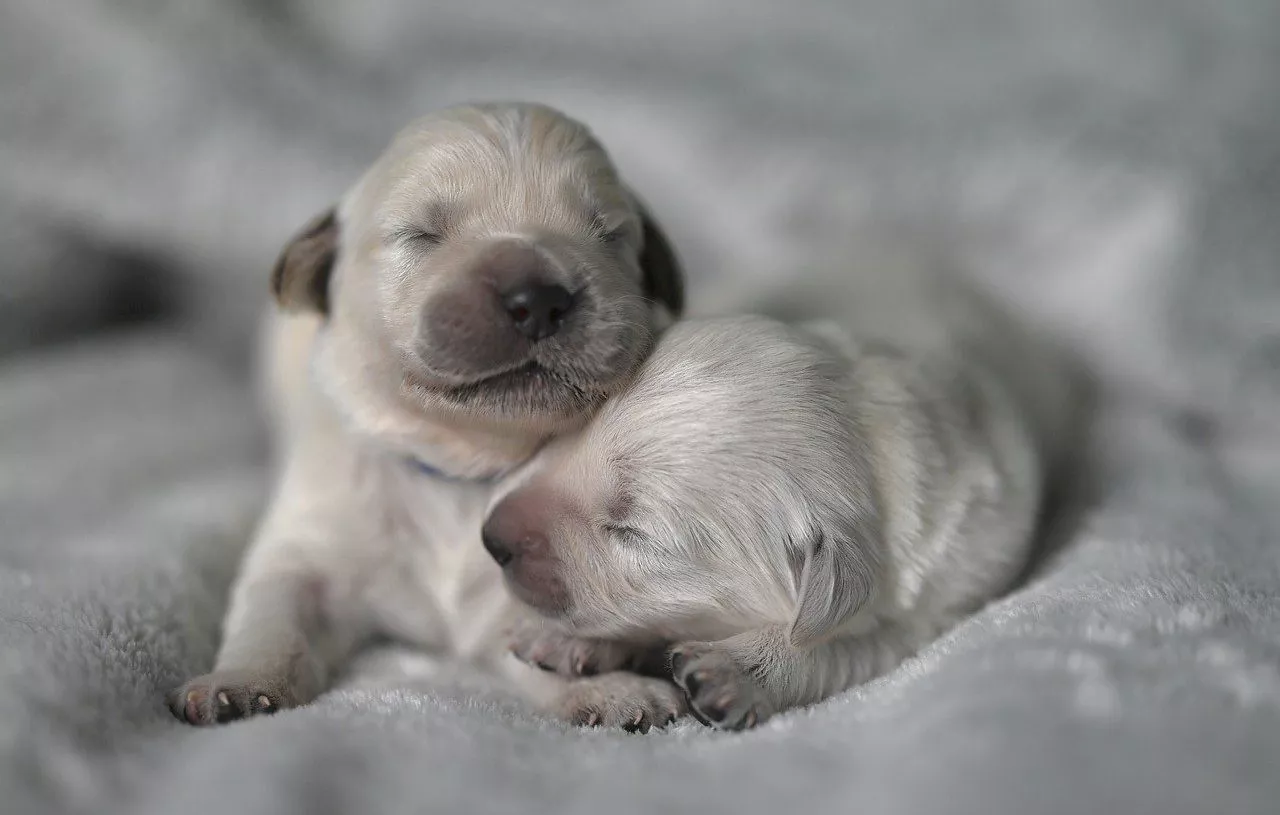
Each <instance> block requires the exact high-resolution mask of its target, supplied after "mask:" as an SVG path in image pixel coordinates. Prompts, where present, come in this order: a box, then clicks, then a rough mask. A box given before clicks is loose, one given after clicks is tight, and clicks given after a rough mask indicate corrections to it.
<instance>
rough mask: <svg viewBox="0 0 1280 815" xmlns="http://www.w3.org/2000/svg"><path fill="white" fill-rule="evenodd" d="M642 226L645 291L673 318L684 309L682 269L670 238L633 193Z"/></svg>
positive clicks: (641, 255)
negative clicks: (664, 307)
mask: <svg viewBox="0 0 1280 815" xmlns="http://www.w3.org/2000/svg"><path fill="white" fill-rule="evenodd" d="M631 197H632V200H634V201H635V203H636V208H637V209H638V210H639V211H640V220H641V222H642V223H643V225H644V238H643V240H644V246H642V247H641V248H640V269H641V271H643V272H644V292H645V294H646V295H648V296H649V298H650V299H652V300H656V301H658V302H659V303H663V304H664V305H666V307H667V309H668V310H669V311H670V312H671V315H672V316H673V317H679V316H680V314H681V312H683V311H684V270H683V269H682V268H681V266H680V260H679V258H677V257H676V253H675V250H674V249H672V248H671V241H669V240H667V235H666V233H665V232H663V231H662V227H660V226H658V222H657V221H656V220H654V217H653V215H652V214H651V213H650V212H649V208H648V207H647V206H645V205H644V202H642V201H641V200H640V199H639V198H636V196H635V195H634V194H632V196H631Z"/></svg>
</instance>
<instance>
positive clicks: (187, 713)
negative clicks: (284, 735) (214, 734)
mask: <svg viewBox="0 0 1280 815" xmlns="http://www.w3.org/2000/svg"><path fill="white" fill-rule="evenodd" d="M166 701H167V703H168V705H169V710H170V711H171V712H172V713H173V715H174V716H176V717H178V719H180V720H182V721H184V722H186V723H187V724H192V725H197V726H200V725H210V724H221V723H222V722H230V721H235V720H236V719H243V718H247V717H249V716H263V715H270V714H272V713H276V712H277V711H279V710H280V709H282V708H287V707H294V706H296V705H298V704H300V700H299V699H298V695H297V693H296V692H295V691H294V689H293V688H292V687H291V686H290V683H289V682H288V681H286V680H282V679H279V678H277V677H273V676H271V675H270V674H266V673H257V672H253V671H215V672H214V673H211V674H205V675H204V676H199V677H196V678H195V679H191V680H188V681H187V682H185V683H183V684H182V685H181V686H179V687H177V688H174V689H173V690H172V691H170V692H169V695H168V697H167V699H166Z"/></svg>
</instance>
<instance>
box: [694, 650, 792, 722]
mask: <svg viewBox="0 0 1280 815" xmlns="http://www.w3.org/2000/svg"><path fill="white" fill-rule="evenodd" d="M671 675H672V678H673V679H674V680H675V682H676V684H677V685H679V686H680V687H681V689H683V690H684V692H685V694H686V696H687V697H688V699H689V708H690V710H691V712H692V713H693V715H694V716H696V717H697V718H699V719H701V720H702V721H703V723H705V724H709V725H711V726H712V727H717V728H720V729H722V730H746V729H748V728H751V727H755V726H756V725H758V724H760V723H761V722H763V721H765V720H766V719H768V718H769V717H770V716H772V715H773V714H774V713H775V712H776V711H775V708H774V705H773V702H772V701H771V700H770V699H769V696H768V694H767V693H766V692H765V690H764V688H762V687H761V686H760V683H759V682H758V681H757V680H756V678H755V677H754V676H752V674H751V671H750V670H749V669H748V668H747V667H745V666H743V665H740V664H739V663H738V661H737V660H736V659H734V657H733V655H732V654H730V653H729V652H728V651H725V650H723V649H721V648H718V647H717V646H716V644H715V643H711V642H685V643H681V644H680V645H677V646H675V647H674V648H672V649H671Z"/></svg>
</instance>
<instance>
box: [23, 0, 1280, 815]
mask: <svg viewBox="0 0 1280 815" xmlns="http://www.w3.org/2000/svg"><path fill="white" fill-rule="evenodd" d="M1278 41H1280V5H1278V4H1276V3H1275V2H1274V0H1256V2H1250V1H1249V0H1229V1H1226V2H1216V3H1212V4H1210V3H1203V2H1180V1H1179V0H1106V1H1105V2H1104V0H1097V2H1090V1H1089V0H1072V1H1071V2H1059V1H1058V0H1021V2H1017V1H1016V0H1005V1H1004V2H1000V1H998V0H965V2H958V0H912V2H891V1H890V0H885V1H884V2H875V1H874V0H853V1H850V0H830V2H822V1H821V0H806V2H799V1H798V0H788V2H785V3H784V2H769V0H751V1H750V2H746V1H744V0H738V2H734V0H719V1H718V2H700V3H690V2H684V1H683V0H651V1H650V2H645V3H632V4H620V3H610V2H603V0H595V1H594V2H591V3H587V2H583V3H570V2H553V1H552V0H539V1H538V2H536V3H534V2H529V3H517V2H515V0H507V1H506V2H481V1H480V0H471V1H470V2H466V3H451V4H445V3H427V2H423V3H419V2H410V0H363V2H359V3H356V2H351V3H338V2H335V0H323V1H320V0H318V1H317V2H307V3H304V2H288V0H275V2H251V0H236V1H232V0H220V1H219V2H214V0H190V1H189V2H185V3H173V4H166V3H162V2H159V1H158V0H128V1H127V2H114V3H109V4H108V3H92V2H87V0H8V2H6V3H4V4H2V5H0V794H2V796H3V799H2V800H3V804H2V808H3V811H4V812H6V813H22V812H28V811H30V812H85V813H94V815H99V814H101V813H110V812H176V811H188V810H189V811H192V812H219V811H234V812H272V813H280V812H298V813H310V812H320V811H329V810H332V811H340V810H346V811H352V812H362V813H375V812H402V811H442V812H460V811H461V812H472V811H474V812H505V811H509V812H542V811H547V812H550V811H557V812H587V811H590V812H597V811H599V810H602V809H603V810H605V811H609V812H616V813H628V812H633V811H635V812H641V811H651V810H654V809H655V808H657V807H659V806H661V807H663V808H669V809H677V810H679V809H688V810H700V811H705V812H738V813H746V812H767V811H773V810H779V809H780V810H783V811H805V812H827V811H830V812H862V813H896V812H904V813H905V812H912V813H914V812H956V813H968V812H973V813H988V815H989V814H990V813H1033V812H1046V813H1057V812H1062V813H1066V812H1126V813H1136V812H1160V813H1162V815H1173V814H1174V813H1210V812H1212V813H1228V812H1249V813H1273V812H1275V811H1276V807H1277V806H1278V804H1277V801H1280V777H1278V776H1277V774H1276V772H1275V768H1276V767H1277V766H1280V545H1277V541H1276V537H1277V534H1276V529H1277V522H1278V521H1280V486H1277V484H1280V426H1278V422H1277V419H1276V418H1275V417H1276V416H1277V414H1278V412H1280V82H1277V80H1276V77H1278V76H1280V47H1277V42H1278ZM471 98H528V99H536V100H539V101H544V102H548V103H551V104H554V105H558V106H560V107H563V108H564V109H566V110H568V111H569V112H571V113H573V114H575V115H577V116H579V117H581V118H583V119H585V120H586V121H588V122H590V123H591V124H592V125H593V126H594V128H595V129H596V130H597V131H598V133H599V134H600V136H601V137H602V138H603V140H604V141H605V142H606V143H607V144H608V145H609V146H610V147H611V149H612V152H613V153H614V155H615V158H616V159H617V161H618V163H619V164H620V165H621V167H622V169H623V171H624V173H625V174H627V175H628V177H629V178H630V179H631V180H632V181H633V183H634V185H635V186H636V187H637V188H638V189H639V191H640V192H641V194H642V195H643V196H644V197H645V198H646V199H647V200H649V202H650V203H651V204H652V205H653V208H654V209H655V210H656V211H657V212H658V213H659V214H660V217H661V219H662V220H663V221H664V222H665V224H666V226H667V229H668V231H669V232H670V233H671V235H672V237H673V239H674V240H675V241H676V243H677V245H678V246H679V247H680V249H681V252H682V255H683V256H684V258H685V260H686V261H687V263H688V266H689V268H690V271H691V275H692V277H693V280H692V282H691V289H692V291H691V296H692V298H693V302H694V304H695V308H696V307H697V306H698V304H700V303H703V304H705V303H711V302H714V301H715V298H716V297H717V296H719V295H721V294H722V293H724V292H725V291H726V290H727V289H730V288H734V287H738V286H740V285H742V281H747V280H753V279H764V278H769V277H776V276H777V275H779V274H783V273H792V272H796V273H799V272H802V271H803V269H804V268H805V267H806V266H812V265H814V264H818V263H821V262H825V261H824V259H826V260H830V259H831V258H838V257H846V258H847V257H850V256H856V251H857V250H856V245H850V243H851V241H850V238H849V236H850V235H851V234H852V233H853V232H854V227H855V226H863V227H865V228H868V229H870V228H873V227H871V226H867V225H870V224H873V223H880V222H883V221H892V222H894V223H895V224H897V225H907V226H908V227H909V228H911V229H913V230H915V231H916V234H920V235H922V236H927V240H929V241H930V242H931V243H933V244H936V245H937V246H939V247H941V248H942V249H943V250H944V251H945V253H946V254H947V256H948V258H949V259H950V260H951V261H953V262H954V265H955V267H956V268H958V269H962V270H964V271H965V272H967V273H970V274H972V275H974V276H975V277H976V278H977V279H979V280H981V281H983V282H984V283H987V284H989V285H991V286H992V287H993V288H994V290H996V291H997V292H999V293H1000V294H1001V295H1002V296H1003V297H1004V298H1005V299H1006V301H1007V303H1008V304H1009V305H1010V306H1011V307H1012V308H1015V309H1017V310H1018V311H1019V312H1020V313H1022V314H1024V315H1025V316H1028V317H1029V318H1032V319H1034V320H1036V321H1037V322H1038V323H1040V324H1041V325H1042V326H1044V328H1045V329H1046V330H1049V331H1052V332H1054V333H1055V334H1056V335H1057V336H1059V337H1060V338H1062V339H1063V340H1065V341H1067V342H1069V343H1070V344H1071V345H1072V347H1074V348H1075V349H1076V350H1077V351H1078V352H1079V353H1080V354H1081V355H1082V356H1083V357H1084V358H1086V359H1087V360H1088V361H1089V362H1090V363H1091V364H1092V366H1093V367H1094V369H1095V372H1096V373H1097V374H1098V376H1099V378H1100V380H1101V381H1102V383H1103V386H1104V391H1105V392H1104V398H1103V408H1102V412H1101V416H1100V418H1099V420H1098V422H1097V426H1096V427H1095V428H1094V430H1093V432H1092V433H1090V434H1089V435H1088V436H1087V437H1082V438H1081V439H1080V442H1079V449H1080V452H1081V453H1082V459H1083V464H1082V469H1081V471H1080V478H1079V483H1081V484H1083V485H1086V486H1087V489H1083V490H1081V491H1080V493H1079V495H1078V496H1076V500H1075V501H1073V502H1072V503H1071V508H1070V511H1068V512H1066V513H1065V514H1064V516H1063V519H1062V520H1061V522H1060V523H1059V524H1058V525H1057V526H1056V527H1055V529H1054V535H1053V538H1054V545H1053V546H1052V547H1051V548H1050V550H1049V551H1048V552H1046V554H1045V557H1044V558H1043V560H1042V562H1041V564H1040V566H1039V568H1038V569H1037V571H1036V573H1035V574H1034V575H1032V576H1031V578H1030V579H1029V581H1028V582H1027V584H1026V585H1025V586H1024V587H1023V588H1021V589H1020V590H1019V591H1017V592H1016V593H1014V594H1013V595H1011V596H1010V597H1008V598H1006V599H1004V600H1002V601H1000V602H998V603H997V604H995V605H994V606H993V607H991V608H989V609H988V610H987V611H985V612H983V613H982V614H980V615H979V616H977V617H976V618H975V619H973V620H972V621H970V622H968V623H966V624H964V625H963V626H961V627H960V628H959V629H957V630H956V631H955V632H954V633H953V634H951V635H949V636H948V637H946V638H945V639H943V640H942V641H941V642H939V643H937V644H936V645H935V646H934V647H932V648H930V649H929V650H927V651H926V652H925V653H923V654H922V655H921V656H920V657H919V658H918V659H916V660H913V661H912V662H910V663H908V664H906V665H904V666H902V667H901V669H899V670H898V671H896V672H894V673H893V674H892V675H890V676H888V677H886V678H884V679H882V680H880V681H877V682H875V683H872V684H871V685H869V686H867V687H864V688H861V689H858V690H855V691H853V692H850V693H848V694H845V695H844V696H842V697H840V698H838V699H835V700H832V701H830V702H829V703H827V704H824V705H821V706H819V707H818V708H816V709H813V710H811V711H805V712H798V713H795V714H791V715H787V716H783V717H780V718H779V719H777V720H775V721H772V722H770V723H769V724H768V725H767V726H765V727H763V728H761V729H760V730H758V731H755V732H752V733H749V734H746V735H721V734H715V733H712V732H710V731H707V730H704V729H702V728H700V727H697V726H694V725H683V726H681V727H679V728H677V729H676V730H675V731H674V732H671V733H666V734H654V735H650V736H648V737H630V736H624V735H620V734H612V733H604V732H578V731H571V730H566V729H564V728H562V727H560V726H558V725H556V724H554V723H550V722H547V721H544V720H542V719H539V718H537V717H535V716H533V715H531V714H528V713H526V712H522V711H520V710H519V709H517V708H515V707H512V706H509V705H506V704H503V703H501V702H500V701H495V700H493V699H492V698H491V697H488V696H484V695H476V694H473V693H472V692H470V691H468V690H465V689H460V688H459V687H456V686H455V683H453V682H452V680H451V679H448V678H446V679H439V680H429V679H424V678H423V675H422V671H421V670H420V668H421V667H422V666H418V667H414V663H413V661H412V660H411V659H409V658H408V657H405V656H404V655H399V656H397V655H394V654H391V655H387V656H388V660H387V661H386V662H385V663H378V664H375V665H373V666H372V668H371V670H370V672H369V673H368V678H367V680H366V681H363V682H356V683H355V684H353V685H351V686H348V687H346V688H345V689H343V690H340V691H337V692H335V693H332V694H330V695H328V696H326V697H325V698H324V699H322V700H321V701H320V702H319V703H318V704H316V705H314V706H313V707H310V708H308V709H304V710H299V711H295V712H290V713H287V714H283V715H280V716H277V717H274V718H272V719H269V720H263V721H253V722H248V723H244V724H239V725H235V726H230V727H226V728H221V729H218V730H215V731H195V730H191V729H187V728H184V727H182V726H180V725H178V724H177V723H176V722H174V721H173V720H172V719H171V718H170V716H169V714H168V712H167V711H166V710H165V709H164V708H163V706H162V703H161V694H162V692H163V691H164V690H166V689H167V688H169V687H170V686H172V685H173V684H175V683H176V682H177V681H178V680H179V679H181V678H183V677H185V676H187V675H190V674H193V673H196V672H201V671H204V670H206V669H207V668H208V666H209V664H210V662H211V660H212V655H213V650H214V648H215V645H216V638H217V626H218V622H219V619H220V616H221V612H222V608H223V603H224V599H225V593H226V589H227V586H228V583H229V581H230V579H231V576H232V574H233V571H234V568H235V562H236V557H237V554H238V551H239V548H240V547H241V546H242V545H243V542H244V540H245V538H246V536H247V534H248V532H249V530H250V529H251V527H252V524H253V521H254V518H255V514H256V512H257V511H258V508H259V507H260V505H261V503H262V501H263V499H264V495H265V490H266V486H267V485H266V480H265V463H264V462H265V453H264V450H265V441H264V435H263V432H262V429H261V427H260V423H259V418H258V413H257V409H256V405H255V403H254V397H253V392H252V389H251V386H250V375H249V370H250V368H249V364H248V362H249V356H250V352H251V349H252V345H253V339H254V336H255V332H256V330H257V328H256V327H257V319H258V315H259V314H260V312H261V311H262V309H263V308H265V305H266V296H265V278H266V272H267V269H268V268H269V266H270V263H271V261H272V259H273V257H274V254H275V252H276V251H277V249H278V248H279V246H280V245H281V243H282V241H283V239H284V238H285V236H286V235H287V234H288V233H289V232H290V231H291V230H292V229H294V228H295V227H297V226H298V225H300V224H301V223H302V221H303V220H305V219H306V218H307V217H308V216H310V215H311V214H313V213H314V212H316V211H318V210H319V209H320V208H322V207H323V206H325V205H326V204H328V203H329V202H330V201H332V200H333V199H334V198H335V197H336V196H337V195H338V194H340V192H341V191H342V189H343V188H344V187H345V186H346V185H347V184H348V183H349V182H350V181H351V180H352V179H353V178H354V177H355V175H356V174H357V173H358V172H359V170H360V168H361V167H363V166H364V165H365V164H366V163H367V162H369V161H370V160H371V159H372V158H373V156H375V155H376V154H377V152H378V151H379V150H380V149H381V148H382V146H383V145H384V144H385V142H386V141H387V140H388V139H389V137H390V135H391V134H392V132H393V131H394V130H395V129H396V128H398V127H399V126H400V125H402V124H403V123H404V122H406V121H407V120H408V119H410V118H412V117H413V116H416V115H417V114H419V113H422V112H424V111H426V110H429V109H431V108H434V107H438V106H440V105H443V104H446V103H450V102H456V101H459V100H465V99H471ZM852 243H855V244H856V241H854V242H852Z"/></svg>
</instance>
